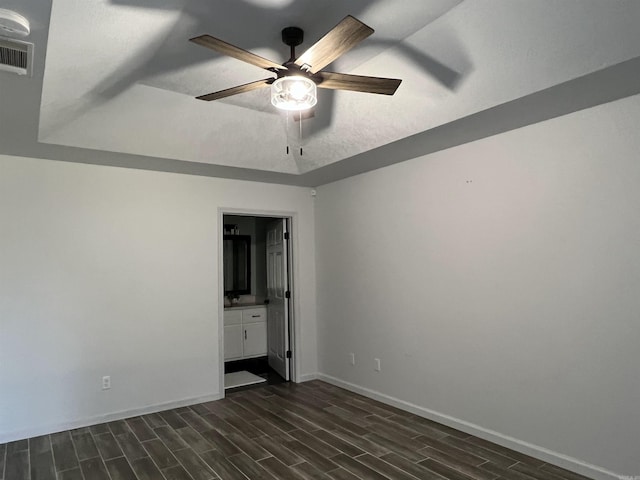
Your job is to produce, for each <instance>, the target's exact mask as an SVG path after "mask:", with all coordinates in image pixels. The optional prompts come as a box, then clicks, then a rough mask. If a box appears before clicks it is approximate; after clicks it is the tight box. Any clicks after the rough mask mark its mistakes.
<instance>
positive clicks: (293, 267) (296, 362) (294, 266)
mask: <svg viewBox="0 0 640 480" xmlns="http://www.w3.org/2000/svg"><path fill="white" fill-rule="evenodd" d="M225 215H238V216H243V217H271V218H282V219H286V220H288V222H287V223H288V229H289V241H288V242H287V255H288V256H289V268H288V270H289V271H288V272H287V274H288V277H289V278H288V280H289V290H290V292H291V298H290V299H289V349H290V350H291V357H292V358H291V360H290V362H291V363H290V368H291V375H290V377H291V381H292V382H294V383H300V381H301V380H300V373H299V372H300V371H301V370H300V349H299V346H300V345H302V340H301V338H300V329H299V328H298V325H297V319H298V318H300V304H299V302H298V301H297V295H296V283H295V282H296V278H299V273H300V271H299V262H298V258H299V255H298V252H299V248H298V247H299V245H298V214H297V213H296V212H291V211H282V210H252V209H244V208H233V207H219V208H218V235H217V240H218V364H219V372H218V373H219V376H218V384H219V386H220V398H224V396H225V391H224V269H223V268H222V265H223V258H224V242H223V236H224V216H225ZM267 321H269V319H267Z"/></svg>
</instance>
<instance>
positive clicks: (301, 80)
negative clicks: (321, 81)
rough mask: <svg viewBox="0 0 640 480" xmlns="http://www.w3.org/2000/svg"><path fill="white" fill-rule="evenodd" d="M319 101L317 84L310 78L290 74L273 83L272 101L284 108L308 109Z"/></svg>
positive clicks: (278, 106)
mask: <svg viewBox="0 0 640 480" xmlns="http://www.w3.org/2000/svg"><path fill="white" fill-rule="evenodd" d="M317 102H318V98H317V88H316V84H315V82H314V81H313V80H311V79H310V78H307V77H303V76H301V75H290V76H286V77H281V78H278V79H277V80H276V81H275V82H273V83H272V84H271V103H272V104H273V106H275V107H277V108H280V109H282V110H294V111H299V110H306V109H308V108H311V107H313V106H314V105H315V104H316V103H317Z"/></svg>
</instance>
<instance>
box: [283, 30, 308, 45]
mask: <svg viewBox="0 0 640 480" xmlns="http://www.w3.org/2000/svg"><path fill="white" fill-rule="evenodd" d="M282 41H283V42H284V44H285V45H289V46H290V47H297V46H298V45H300V44H301V43H302V42H303V41H304V31H303V30H302V29H301V28H298V27H286V28H283V29H282Z"/></svg>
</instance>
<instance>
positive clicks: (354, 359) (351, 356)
mask: <svg viewBox="0 0 640 480" xmlns="http://www.w3.org/2000/svg"><path fill="white" fill-rule="evenodd" d="M349 361H350V362H351V365H355V364H356V354H355V353H350V354H349Z"/></svg>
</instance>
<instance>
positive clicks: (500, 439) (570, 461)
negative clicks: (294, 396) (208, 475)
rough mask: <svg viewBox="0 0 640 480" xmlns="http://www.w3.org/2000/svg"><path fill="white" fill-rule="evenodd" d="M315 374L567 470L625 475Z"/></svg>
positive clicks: (606, 477) (611, 477)
mask: <svg viewBox="0 0 640 480" xmlns="http://www.w3.org/2000/svg"><path fill="white" fill-rule="evenodd" d="M316 378H317V379H318V380H323V381H325V382H327V383H330V384H332V385H335V386H337V387H341V388H344V389H346V390H349V391H352V392H354V393H359V394H360V395H363V396H365V397H369V398H372V399H373V400H378V401H379V402H382V403H386V404H387V405H391V406H394V407H397V408H399V409H401V410H405V411H407V412H410V413H414V414H416V415H419V416H421V417H424V418H427V419H429V420H433V421H434V422H438V423H442V424H443V425H447V426H448V427H452V428H455V429H456V430H460V431H463V432H465V433H469V434H471V435H475V436H476V437H480V438H483V439H485V440H488V441H490V442H493V443H497V444H498V445H502V446H503V447H507V448H510V449H512V450H515V451H517V452H520V453H524V454H526V455H530V456H532V457H535V458H538V459H540V460H542V461H544V462H547V463H550V464H553V465H557V466H558V467H562V468H566V469H567V470H571V471H572V472H576V473H579V474H581V475H584V476H587V477H590V478H593V479H594V480H620V479H621V478H626V477H624V476H623V475H619V474H616V473H613V472H612V471H610V470H606V469H604V468H602V467H598V466H597V465H591V464H589V463H587V462H583V461H582V460H578V459H577V458H573V457H569V456H567V455H563V454H562V453H558V452H554V451H552V450H549V449H547V448H544V447H540V446H538V445H533V444H531V443H528V442H524V441H522V440H518V439H517V438H513V437H510V436H508V435H503V434H502V433H499V432H495V431H493V430H489V429H487V428H483V427H481V426H480V425H475V424H473V423H470V422H466V421H464V420H460V419H458V418H455V417H452V416H449V415H445V414H443V413H439V412H436V411H434V410H430V409H428V408H425V407H421V406H419V405H415V404H413V403H409V402H405V401H404V400H400V399H398V398H395V397H392V396H390V395H386V394H384V393H380V392H377V391H375V390H370V389H368V388H365V387H361V386H359V385H356V384H353V383H349V382H346V381H344V380H341V379H339V378H336V377H332V376H330V375H325V374H323V373H318V374H317V375H316Z"/></svg>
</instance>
